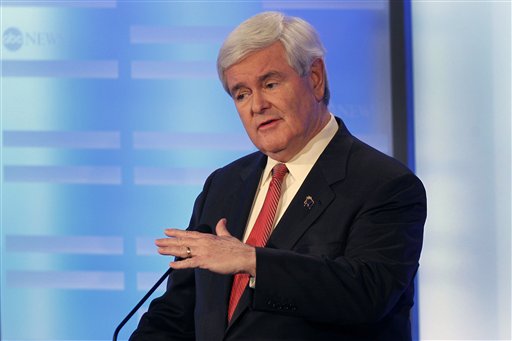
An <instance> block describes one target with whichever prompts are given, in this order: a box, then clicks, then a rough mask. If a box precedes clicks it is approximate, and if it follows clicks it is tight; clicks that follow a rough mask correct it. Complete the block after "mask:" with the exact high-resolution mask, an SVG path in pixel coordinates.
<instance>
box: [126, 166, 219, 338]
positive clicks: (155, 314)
mask: <svg viewBox="0 0 512 341" xmlns="http://www.w3.org/2000/svg"><path fill="white" fill-rule="evenodd" d="M213 176H214V175H213V174H212V175H210V176H209V177H208V179H207V180H206V182H205V185H204V187H203V191H202V192H201V194H200V195H199V196H198V197H197V199H196V201H195V203H194V210H193V213H192V217H191V219H190V224H189V228H188V229H194V228H195V227H197V226H198V225H199V217H200V215H201V212H202V210H203V205H204V201H205V197H206V196H207V193H208V189H209V187H210V184H211V182H212V178H213ZM194 307H195V272H194V270H193V269H184V270H176V271H173V272H171V274H170V276H169V279H168V281H167V289H166V291H165V293H164V294H163V295H162V296H161V297H158V298H156V299H154V300H153V301H152V302H151V304H150V305H149V309H148V311H147V312H146V313H145V314H144V315H143V316H142V318H141V320H140V322H139V325H138V327H137V329H136V330H135V331H134V332H133V334H132V335H131V337H130V341H149V340H150V341H164V340H195V331H194Z"/></svg>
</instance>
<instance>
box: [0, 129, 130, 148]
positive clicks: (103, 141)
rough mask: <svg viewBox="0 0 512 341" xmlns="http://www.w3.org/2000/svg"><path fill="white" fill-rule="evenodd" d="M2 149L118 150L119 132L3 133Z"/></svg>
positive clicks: (119, 145)
mask: <svg viewBox="0 0 512 341" xmlns="http://www.w3.org/2000/svg"><path fill="white" fill-rule="evenodd" d="M2 138H3V147H17V148H25V147H32V148H77V149H118V148H120V147H121V134H120V132H117V131H115V132H103V131H12V130H10V131H9V130H8V131H4V132H3V134H2Z"/></svg>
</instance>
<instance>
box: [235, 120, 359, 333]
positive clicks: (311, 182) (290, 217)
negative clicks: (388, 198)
mask: <svg viewBox="0 0 512 341" xmlns="http://www.w3.org/2000/svg"><path fill="white" fill-rule="evenodd" d="M336 120H337V122H338V125H339V129H338V132H337V133H336V135H335V136H334V137H333V139H332V140H331V142H330V143H329V144H328V146H327V147H326V149H325V150H324V152H323V153H322V155H321V156H320V157H319V159H318V161H317V162H316V164H315V165H314V166H313V168H312V169H311V171H310V173H309V174H308V176H307V177H306V179H305V180H304V183H303V184H302V186H301V187H300V188H299V191H298V192H297V194H296V195H295V197H294V198H293V200H292V202H291V203H290V205H289V206H288V208H287V209H286V211H285V213H284V215H283V217H282V218H281V220H280V222H279V224H278V225H277V226H276V228H275V229H274V232H272V235H271V236H270V239H269V241H268V243H267V246H266V247H272V248H279V249H288V250H289V249H291V248H292V247H293V246H294V245H295V244H296V243H297V241H298V240H300V238H301V236H302V235H303V234H304V233H305V232H306V231H307V229H308V228H309V227H310V226H311V225H312V224H313V222H314V221H315V220H316V219H317V218H318V217H319V216H320V215H321V214H322V212H323V211H324V210H325V209H326V208H327V207H328V206H329V204H330V203H331V201H332V200H334V198H335V195H334V192H333V190H332V189H331V186H332V185H333V184H334V183H336V182H338V181H341V180H343V178H345V169H346V163H347V159H348V153H349V150H350V147H351V145H352V137H351V135H350V133H349V132H348V130H347V129H346V127H345V125H344V124H343V122H342V121H341V120H340V119H336ZM260 165H261V163H260ZM264 167H265V163H264V162H263V163H262V166H260V167H259V168H258V169H259V170H258V171H257V172H256V173H257V174H252V175H251V176H249V177H248V178H247V181H246V183H247V184H248V185H250V187H248V188H250V189H252V188H253V187H252V186H254V191H252V190H250V191H245V192H250V193H249V195H248V196H247V197H246V194H244V195H243V196H242V197H241V202H240V204H239V207H238V208H237V209H239V210H240V211H239V212H240V213H241V214H240V215H239V219H240V220H239V221H237V222H238V223H240V224H239V226H238V227H237V230H236V231H235V230H233V235H235V234H236V235H237V238H239V239H241V238H242V237H241V236H242V235H243V231H244V230H245V225H246V224H247V219H248V216H249V212H250V208H251V206H252V202H253V199H254V195H255V193H256V187H257V185H258V183H259V179H260V176H261V172H262V171H263V168H264ZM256 168H257V167H256ZM308 196H310V197H311V198H312V200H313V201H314V204H313V205H311V206H309V208H308V205H305V204H304V201H305V200H306V198H307V197H308ZM235 202H236V201H235ZM228 225H229V223H228ZM239 229H241V231H240V230H239ZM230 232H231V230H230ZM239 235H240V237H239ZM230 278H232V277H230ZM229 285H230V286H231V281H230V282H229ZM228 295H229V290H228ZM252 295H253V293H252V289H246V290H245V292H244V294H243V295H242V297H241V298H240V301H239V303H238V306H237V309H236V310H235V313H234V314H233V318H232V320H231V323H230V324H229V325H228V327H227V329H226V333H227V332H228V331H229V329H230V328H231V327H232V326H233V325H234V324H236V321H237V320H238V318H239V317H240V315H241V314H242V313H243V311H244V310H245V309H247V307H249V306H250V305H251V302H252Z"/></svg>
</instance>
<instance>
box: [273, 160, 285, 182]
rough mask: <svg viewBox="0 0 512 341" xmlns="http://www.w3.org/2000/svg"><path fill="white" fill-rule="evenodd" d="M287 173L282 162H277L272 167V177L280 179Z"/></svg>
mask: <svg viewBox="0 0 512 341" xmlns="http://www.w3.org/2000/svg"><path fill="white" fill-rule="evenodd" d="M286 173H288V168H286V165H285V164H284V163H278V164H277V165H275V166H274V168H272V178H273V179H277V180H279V181H282V180H283V178H284V176H285V175H286Z"/></svg>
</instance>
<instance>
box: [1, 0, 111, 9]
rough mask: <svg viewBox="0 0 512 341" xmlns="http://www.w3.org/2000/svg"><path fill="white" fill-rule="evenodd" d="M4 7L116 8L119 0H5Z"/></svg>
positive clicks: (2, 4)
mask: <svg viewBox="0 0 512 341" xmlns="http://www.w3.org/2000/svg"><path fill="white" fill-rule="evenodd" d="M1 6H2V7H82V8H115V7H117V0H65V1H64V0H53V1H48V0H39V1H29V0H3V1H2V3H1Z"/></svg>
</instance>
